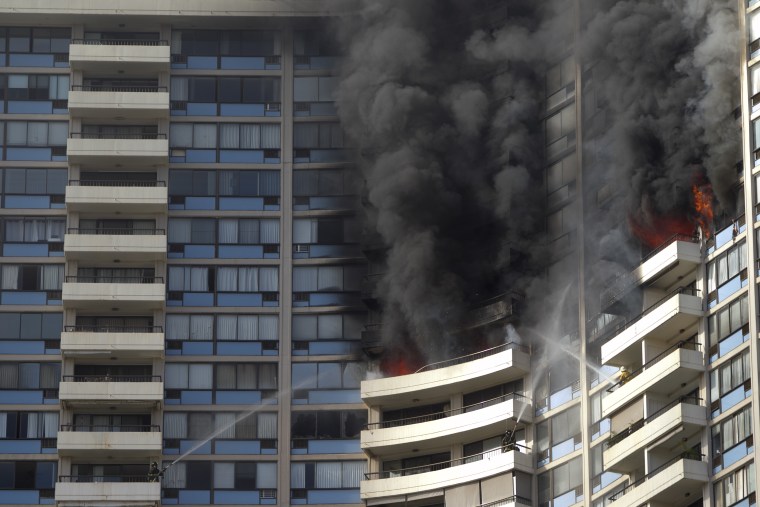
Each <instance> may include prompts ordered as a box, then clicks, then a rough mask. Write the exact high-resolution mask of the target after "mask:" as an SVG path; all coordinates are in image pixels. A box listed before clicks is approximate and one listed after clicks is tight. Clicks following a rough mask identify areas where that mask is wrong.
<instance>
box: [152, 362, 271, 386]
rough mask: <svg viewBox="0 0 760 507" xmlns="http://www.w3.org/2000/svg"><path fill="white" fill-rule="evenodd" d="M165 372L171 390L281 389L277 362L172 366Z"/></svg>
mask: <svg viewBox="0 0 760 507" xmlns="http://www.w3.org/2000/svg"><path fill="white" fill-rule="evenodd" d="M165 371H166V382H165V384H166V388H167V389H191V390H192V389H196V390H197V389H206V390H210V389H225V390H255V389H277V364H275V363H243V364H235V363H222V364H215V365H211V364H195V363H190V364H185V363H169V364H167V365H166V370H165Z"/></svg>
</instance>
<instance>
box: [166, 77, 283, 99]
mask: <svg viewBox="0 0 760 507" xmlns="http://www.w3.org/2000/svg"><path fill="white" fill-rule="evenodd" d="M171 99H172V100H173V101H182V102H213V103H223V104H224V103H229V104H266V103H279V102H280V78H279V77H222V78H214V77H176V76H175V77H172V80H171Z"/></svg>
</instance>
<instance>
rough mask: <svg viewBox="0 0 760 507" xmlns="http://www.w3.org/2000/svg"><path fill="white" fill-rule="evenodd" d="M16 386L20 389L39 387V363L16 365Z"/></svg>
mask: <svg viewBox="0 0 760 507" xmlns="http://www.w3.org/2000/svg"><path fill="white" fill-rule="evenodd" d="M18 386H19V387H20V388H21V389H38V388H39V387H40V365H39V363H21V364H20V365H18Z"/></svg>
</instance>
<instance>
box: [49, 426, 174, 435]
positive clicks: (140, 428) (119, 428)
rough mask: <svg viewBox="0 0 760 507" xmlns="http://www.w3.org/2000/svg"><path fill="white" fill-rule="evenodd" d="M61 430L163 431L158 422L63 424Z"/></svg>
mask: <svg viewBox="0 0 760 507" xmlns="http://www.w3.org/2000/svg"><path fill="white" fill-rule="evenodd" d="M61 431H78V432H83V433H94V432H108V433H125V432H130V433H152V432H157V431H161V426H159V425H158V424H61Z"/></svg>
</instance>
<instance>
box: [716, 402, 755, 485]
mask: <svg viewBox="0 0 760 507" xmlns="http://www.w3.org/2000/svg"><path fill="white" fill-rule="evenodd" d="M711 433H712V443H713V457H712V469H713V473H717V472H719V471H720V470H722V469H724V468H726V467H729V466H731V465H733V464H734V463H736V462H737V461H738V460H739V459H741V458H743V457H744V456H746V455H747V454H748V453H749V452H750V451H751V449H752V407H751V406H747V407H744V408H743V409H741V410H739V411H738V412H736V413H734V414H731V416H730V417H728V418H727V419H724V420H723V421H721V422H720V424H716V425H715V426H713V427H712V431H711Z"/></svg>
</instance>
